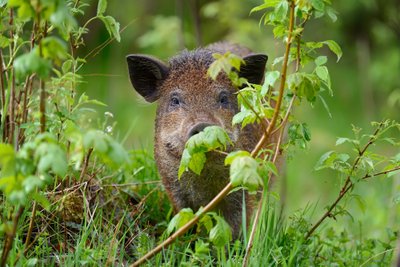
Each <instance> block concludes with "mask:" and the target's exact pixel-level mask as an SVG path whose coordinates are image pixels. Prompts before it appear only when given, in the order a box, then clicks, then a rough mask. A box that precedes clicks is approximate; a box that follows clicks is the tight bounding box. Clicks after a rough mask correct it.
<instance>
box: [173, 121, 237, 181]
mask: <svg viewBox="0 0 400 267" xmlns="http://www.w3.org/2000/svg"><path fill="white" fill-rule="evenodd" d="M230 143H232V142H231V140H230V138H229V136H228V134H227V133H226V132H225V131H224V130H223V129H222V128H221V127H219V126H209V127H206V128H205V129H204V130H203V131H202V132H200V133H198V134H196V135H194V136H192V137H191V138H190V139H189V140H188V141H187V142H186V145H185V149H184V151H183V153H182V158H181V163H180V165H179V170H178V178H180V177H181V176H182V174H183V173H184V172H185V171H187V170H188V169H190V170H192V171H193V172H194V173H196V174H198V175H199V174H200V173H201V170H202V169H203V167H204V163H205V162H206V155H205V153H206V152H209V151H212V150H215V149H226V146H227V144H230Z"/></svg>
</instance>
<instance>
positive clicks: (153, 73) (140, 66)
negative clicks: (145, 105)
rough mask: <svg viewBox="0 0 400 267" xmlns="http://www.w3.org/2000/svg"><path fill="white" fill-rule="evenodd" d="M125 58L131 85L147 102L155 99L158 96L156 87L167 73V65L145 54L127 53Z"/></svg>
mask: <svg viewBox="0 0 400 267" xmlns="http://www.w3.org/2000/svg"><path fill="white" fill-rule="evenodd" d="M126 60H127V62H128V69H129V78H130V80H131V83H132V85H133V87H134V88H135V89H136V91H137V92H138V93H139V94H140V95H141V96H143V97H144V99H146V101H147V102H150V103H151V102H154V101H156V100H157V99H158V98H159V96H160V94H159V88H158V87H159V85H160V83H161V82H162V81H163V80H164V79H165V77H166V76H167V74H168V66H166V65H165V64H164V63H163V62H161V61H160V60H158V59H155V58H152V57H150V56H145V55H128V56H127V57H126Z"/></svg>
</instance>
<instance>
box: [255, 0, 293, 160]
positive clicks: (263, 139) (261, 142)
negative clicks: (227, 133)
mask: <svg viewBox="0 0 400 267" xmlns="http://www.w3.org/2000/svg"><path fill="white" fill-rule="evenodd" d="M294 8H295V3H294V1H290V17H289V31H288V38H287V43H286V50H285V55H284V58H283V65H282V71H281V83H280V86H279V94H278V100H277V101H276V106H275V110H274V115H273V117H272V119H271V123H270V124H269V125H268V128H267V131H266V132H265V133H264V134H263V136H262V137H261V139H260V140H259V142H258V143H257V145H256V147H255V148H254V149H253V151H252V153H251V156H252V157H254V156H256V155H257V154H258V152H259V151H260V150H261V148H262V147H263V146H264V144H265V143H266V142H267V141H268V138H269V137H270V135H271V133H272V131H273V130H274V128H275V124H276V122H277V120H278V117H279V111H280V109H281V105H282V99H283V93H284V89H285V84H286V74H287V66H288V61H289V52H290V46H291V44H292V33H293V26H294Z"/></svg>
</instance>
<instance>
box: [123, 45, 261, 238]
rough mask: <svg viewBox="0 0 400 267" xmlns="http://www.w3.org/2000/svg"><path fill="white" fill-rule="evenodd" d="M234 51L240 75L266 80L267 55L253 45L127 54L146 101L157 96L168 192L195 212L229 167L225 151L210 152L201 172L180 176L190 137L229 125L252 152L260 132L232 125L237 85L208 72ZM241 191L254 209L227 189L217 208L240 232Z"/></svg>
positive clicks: (158, 149)
mask: <svg viewBox="0 0 400 267" xmlns="http://www.w3.org/2000/svg"><path fill="white" fill-rule="evenodd" d="M226 51H231V52H232V53H235V54H237V55H240V56H242V57H243V58H244V60H245V62H246V65H244V66H242V67H241V70H240V72H239V76H242V77H245V78H247V79H248V80H249V81H250V82H252V83H260V82H261V81H262V79H263V75H264V69H265V63H266V60H267V56H265V55H260V54H251V52H250V50H248V49H246V48H243V47H240V46H238V45H232V44H229V43H216V44H212V45H210V46H208V47H206V48H201V49H197V50H194V51H183V52H182V53H181V54H179V55H178V56H175V57H173V58H172V59H171V60H170V61H169V64H168V65H165V64H164V63H162V62H161V61H159V60H157V59H155V58H152V57H148V56H144V55H130V56H128V57H127V60H128V66H129V73H130V79H131V82H132V84H133V86H134V87H135V89H136V91H138V92H139V94H141V95H142V96H143V97H144V98H145V99H146V100H147V101H149V102H153V101H155V100H158V109H157V117H156V124H155V131H156V133H155V147H154V152H155V158H156V162H157V166H158V169H159V173H160V175H161V177H162V181H163V184H164V186H165V188H166V191H167V193H168V195H169V197H170V199H171V200H172V202H173V204H174V207H175V209H176V210H179V209H182V208H185V207H190V208H192V209H193V210H194V211H196V210H198V209H199V208H200V207H201V206H205V205H207V203H209V202H210V201H211V200H212V199H213V198H214V197H215V196H216V195H217V194H218V193H219V192H220V190H221V189H222V188H224V187H225V186H226V184H227V183H228V182H229V167H227V166H224V156H223V155H221V154H219V153H216V152H210V153H208V154H207V162H206V164H205V166H204V169H203V170H202V172H201V174H200V175H196V174H195V173H193V172H191V171H188V172H185V173H184V174H183V175H182V177H181V178H180V179H178V168H179V165H180V159H181V156H182V152H183V150H184V146H185V143H186V141H187V140H188V139H189V138H190V137H191V136H193V135H194V134H196V133H198V132H200V131H201V130H203V129H204V128H205V127H207V126H210V125H218V126H221V127H222V128H224V129H225V131H226V132H227V133H228V135H229V136H230V138H231V139H232V141H233V143H234V148H233V149H235V150H239V149H241V150H247V151H251V150H252V149H253V148H254V146H255V145H256V143H257V141H258V140H259V138H260V136H261V133H262V132H261V129H260V127H259V126H254V125H249V126H247V127H245V128H244V129H240V127H239V126H232V117H233V116H234V115H235V114H236V113H237V112H238V104H237V94H236V93H237V88H234V87H233V86H232V84H231V82H230V80H229V79H228V78H227V77H226V75H224V74H220V75H219V76H218V78H217V80H215V81H214V80H212V79H211V78H210V77H208V76H207V70H208V68H209V66H210V64H211V63H212V62H213V61H214V59H213V57H212V54H213V53H215V52H218V53H225V52H226ZM243 196H245V200H246V213H247V215H249V214H250V213H251V210H252V205H251V200H250V198H249V197H248V195H247V193H245V194H243V192H242V190H239V191H236V192H233V193H231V194H229V195H228V196H227V197H226V198H225V199H224V200H222V201H221V202H220V204H219V205H218V206H217V207H216V209H217V210H218V211H220V212H221V213H222V215H223V216H224V217H225V219H226V220H227V221H228V223H229V224H230V226H231V227H232V230H233V234H234V237H237V236H238V233H239V231H240V225H241V221H242V210H243V207H242V203H243ZM247 217H248V216H247Z"/></svg>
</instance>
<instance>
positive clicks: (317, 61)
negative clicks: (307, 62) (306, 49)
mask: <svg viewBox="0 0 400 267" xmlns="http://www.w3.org/2000/svg"><path fill="white" fill-rule="evenodd" d="M327 61H328V58H327V57H326V56H319V57H317V58H316V59H315V60H314V62H315V64H316V65H317V66H321V65H324V64H325V63H326V62H327Z"/></svg>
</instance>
